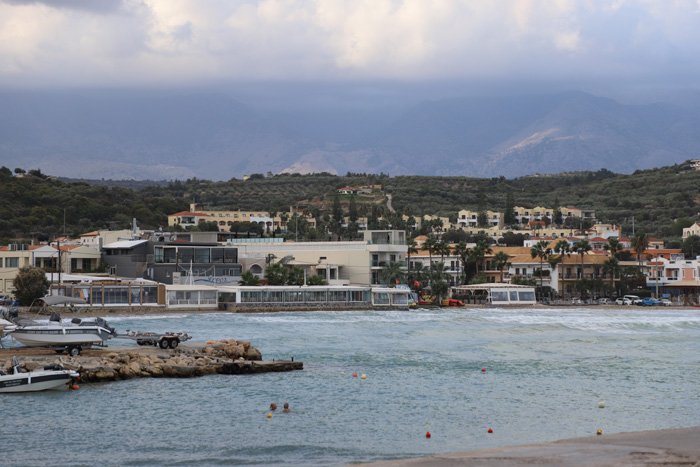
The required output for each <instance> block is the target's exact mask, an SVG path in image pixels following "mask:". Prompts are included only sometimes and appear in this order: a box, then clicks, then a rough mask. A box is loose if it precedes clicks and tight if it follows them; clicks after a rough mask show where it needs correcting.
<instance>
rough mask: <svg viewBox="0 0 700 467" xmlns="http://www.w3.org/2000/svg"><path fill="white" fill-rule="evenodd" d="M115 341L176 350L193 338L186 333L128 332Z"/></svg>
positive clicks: (115, 337)
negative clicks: (124, 340)
mask: <svg viewBox="0 0 700 467" xmlns="http://www.w3.org/2000/svg"><path fill="white" fill-rule="evenodd" d="M113 339H131V340H135V341H136V343H137V344H138V345H153V346H155V347H160V348H161V349H167V348H170V349H175V348H177V346H178V345H180V342H185V341H188V340H190V339H192V336H190V335H189V334H187V333H186V332H184V333H183V332H166V333H164V334H158V333H155V332H141V331H129V330H128V329H127V330H126V334H124V335H122V334H118V335H116V336H114V337H113Z"/></svg>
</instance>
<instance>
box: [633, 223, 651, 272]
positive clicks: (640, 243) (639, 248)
mask: <svg viewBox="0 0 700 467" xmlns="http://www.w3.org/2000/svg"><path fill="white" fill-rule="evenodd" d="M631 243H632V249H633V250H634V252H635V253H636V254H637V267H638V268H639V270H640V271H641V270H642V255H643V254H644V252H645V251H646V249H647V248H649V237H648V236H647V234H645V233H644V232H639V233H638V234H637V235H635V236H634V237H632V241H631Z"/></svg>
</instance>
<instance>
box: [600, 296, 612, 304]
mask: <svg viewBox="0 0 700 467" xmlns="http://www.w3.org/2000/svg"><path fill="white" fill-rule="evenodd" d="M598 305H612V300H610V299H609V298H605V297H604V298H599V299H598Z"/></svg>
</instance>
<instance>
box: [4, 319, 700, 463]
mask: <svg viewBox="0 0 700 467" xmlns="http://www.w3.org/2000/svg"><path fill="white" fill-rule="evenodd" d="M109 322H110V324H111V325H113V326H114V327H116V328H117V329H118V330H120V331H125V330H126V329H130V330H142V331H154V332H165V331H175V332H178V331H184V332H188V333H189V334H191V335H193V336H194V339H193V341H195V342H206V341H212V340H219V339H229V338H234V339H237V340H245V341H250V342H251V343H252V344H253V345H254V346H255V347H257V348H258V349H260V351H261V352H262V355H263V358H264V359H266V360H272V359H284V360H287V359H290V358H292V357H293V358H294V360H295V361H296V360H298V361H303V362H304V369H303V370H302V371H294V372H288V373H269V374H261V375H245V376H231V375H212V376H205V377H200V378H191V379H148V378H145V379H135V380H128V381H117V382H110V383H99V384H88V383H84V384H82V385H81V388H80V390H78V391H53V392H43V393H29V394H3V395H2V397H0V439H2V448H1V450H0V465H3V466H30V465H37V466H39V465H41V466H53V465H56V466H58V465H60V466H94V465H103V466H111V465H119V466H122V465H124V466H141V465H165V464H167V465H251V466H257V465H265V466H266V465H279V466H288V465H294V466H298V465H307V466H342V465H349V464H355V463H361V462H374V461H382V460H389V459H401V458H411V457H422V456H429V455H431V454H436V453H448V452H456V451H466V450H474V449H482V448H491V447H499V446H512V445H518V444H527V443H538V442H547V441H553V440H557V439H565V438H573V437H582V436H590V435H595V434H596V432H597V430H599V429H600V430H602V432H603V436H604V435H605V434H611V433H618V432H629V431H641V430H657V429H665V428H679V427H689V426H696V425H700V309H694V308H688V309H666V308H653V309H652V308H641V307H631V308H629V309H620V308H615V309H612V308H610V309H608V308H605V307H596V308H593V307H592V308H574V307H566V308H553V307H552V308H528V309H494V308H489V309H456V308H445V309H418V310H410V311H390V310H386V311H376V310H373V311H370V310H368V311H313V312H309V311H307V312H278V313H264V314H231V313H215V314H191V315H182V314H178V315H167V314H164V315H161V316H139V317H126V316H125V317H117V316H115V317H112V318H110V319H109ZM109 345H110V346H118V345H124V342H120V341H118V340H112V341H110V343H109ZM355 375H357V376H355ZM362 375H365V378H364V379H363V377H362ZM273 402H274V403H276V404H277V405H278V409H277V410H276V411H274V412H271V411H270V409H269V406H270V404H271V403H273ZM285 402H288V403H289V405H290V408H291V412H290V413H282V412H281V408H282V404H283V403H285ZM268 414H270V416H268ZM489 430H491V431H492V432H489ZM428 432H429V433H430V435H431V436H430V437H427V436H426V435H427V433H428Z"/></svg>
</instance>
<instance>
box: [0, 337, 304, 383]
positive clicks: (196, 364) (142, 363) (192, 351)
mask: <svg viewBox="0 0 700 467" xmlns="http://www.w3.org/2000/svg"><path fill="white" fill-rule="evenodd" d="M13 356H17V358H18V359H19V361H20V364H21V366H22V367H23V368H24V369H25V370H26V371H31V370H35V369H37V368H43V367H44V366H46V365H49V364H51V363H58V364H60V365H62V366H63V367H65V368H66V369H70V370H75V371H77V372H78V373H80V379H81V381H85V382H101V381H119V380H125V379H132V378H192V377H196V376H205V375H212V374H225V375H241V374H257V373H269V372H282V371H294V370H302V369H303V368H304V364H303V363H302V362H299V361H296V362H295V361H293V359H292V360H275V361H264V360H262V356H261V354H260V352H259V351H258V350H257V349H256V348H255V347H253V346H252V345H250V343H249V342H243V341H236V340H234V339H228V340H222V341H219V342H212V343H208V344H199V343H183V344H181V345H180V346H179V347H178V348H176V349H172V350H168V349H160V348H158V347H154V346H117V347H107V348H91V349H85V350H83V352H81V354H80V355H79V356H75V357H72V356H68V355H65V354H62V355H57V354H56V352H55V351H53V350H45V349H32V348H15V349H5V350H2V351H0V368H9V366H10V365H11V363H10V362H11V360H12V357H13Z"/></svg>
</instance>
